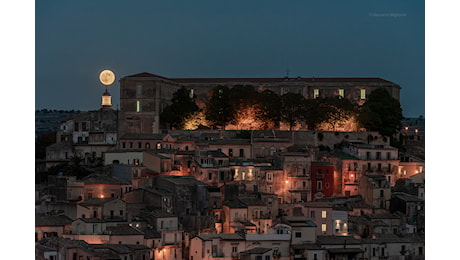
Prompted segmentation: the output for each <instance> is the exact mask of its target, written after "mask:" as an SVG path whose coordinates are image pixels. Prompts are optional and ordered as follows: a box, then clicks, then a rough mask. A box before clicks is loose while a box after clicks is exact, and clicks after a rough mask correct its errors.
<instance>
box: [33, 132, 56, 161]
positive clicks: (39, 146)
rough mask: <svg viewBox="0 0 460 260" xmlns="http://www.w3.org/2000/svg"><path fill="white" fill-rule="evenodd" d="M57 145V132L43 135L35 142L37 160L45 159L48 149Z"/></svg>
mask: <svg viewBox="0 0 460 260" xmlns="http://www.w3.org/2000/svg"><path fill="white" fill-rule="evenodd" d="M54 143H56V132H51V133H45V134H41V135H39V136H38V137H37V140H36V141H35V158H36V159H45V157H46V147H47V146H49V145H52V144H54Z"/></svg>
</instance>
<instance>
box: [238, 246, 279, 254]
mask: <svg viewBox="0 0 460 260" xmlns="http://www.w3.org/2000/svg"><path fill="white" fill-rule="evenodd" d="M271 250H272V249H271V248H265V247H256V248H252V249H249V250H246V251H242V252H240V254H242V255H250V254H256V255H258V254H265V253H267V252H268V251H271Z"/></svg>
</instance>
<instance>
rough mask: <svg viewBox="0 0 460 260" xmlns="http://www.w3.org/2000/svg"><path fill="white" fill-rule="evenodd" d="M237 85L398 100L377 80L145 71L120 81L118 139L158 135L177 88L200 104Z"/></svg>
mask: <svg viewBox="0 0 460 260" xmlns="http://www.w3.org/2000/svg"><path fill="white" fill-rule="evenodd" d="M238 85H242V86H245V85H249V86H254V87H256V89H258V90H260V91H261V90H264V89H269V90H271V91H273V92H275V93H276V94H278V95H283V94H285V93H289V92H291V93H299V94H301V95H303V96H304V97H305V98H307V99H314V98H318V97H334V96H341V97H344V98H348V99H350V100H353V101H355V102H357V103H358V104H363V103H364V102H365V100H366V99H367V97H368V96H369V94H370V93H371V92H372V91H374V90H375V89H377V88H385V89H386V90H387V91H388V92H389V93H390V94H391V96H392V97H394V98H395V99H397V100H399V92H400V90H401V87H400V86H399V85H397V84H395V83H393V82H391V81H388V80H385V79H381V78H303V77H296V78H287V77H285V78H166V77H162V76H158V75H154V74H150V73H147V72H143V73H139V74H135V75H130V76H126V77H123V78H121V79H120V136H122V135H123V134H126V133H159V131H160V113H161V112H162V111H163V109H164V108H165V107H166V106H167V105H168V104H170V100H171V98H172V95H173V93H174V92H175V91H176V90H178V89H179V88H181V87H185V88H188V89H190V90H192V92H193V93H194V94H195V95H196V96H197V103H198V105H201V106H202V105H204V104H205V103H206V100H207V98H208V95H209V93H210V90H211V89H212V88H214V87H216V86H227V87H229V88H231V87H234V86H238Z"/></svg>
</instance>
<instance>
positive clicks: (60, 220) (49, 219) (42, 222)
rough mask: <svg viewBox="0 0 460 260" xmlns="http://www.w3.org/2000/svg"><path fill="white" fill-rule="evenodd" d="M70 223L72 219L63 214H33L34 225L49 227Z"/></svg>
mask: <svg viewBox="0 0 460 260" xmlns="http://www.w3.org/2000/svg"><path fill="white" fill-rule="evenodd" d="M70 224H72V219H70V218H69V217H67V216H65V215H58V216H46V215H45V216H42V215H35V226H37V227H38V226H41V227H50V226H65V225H70Z"/></svg>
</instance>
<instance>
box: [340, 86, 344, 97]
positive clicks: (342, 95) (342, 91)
mask: <svg viewBox="0 0 460 260" xmlns="http://www.w3.org/2000/svg"><path fill="white" fill-rule="evenodd" d="M339 97H341V98H343V97H345V90H344V89H343V88H339Z"/></svg>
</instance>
